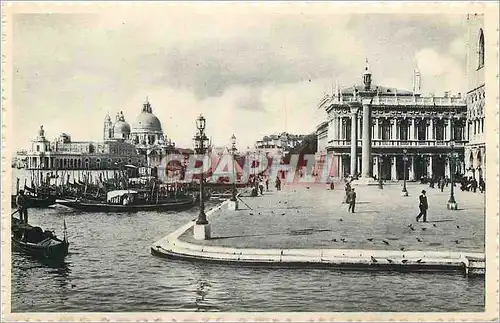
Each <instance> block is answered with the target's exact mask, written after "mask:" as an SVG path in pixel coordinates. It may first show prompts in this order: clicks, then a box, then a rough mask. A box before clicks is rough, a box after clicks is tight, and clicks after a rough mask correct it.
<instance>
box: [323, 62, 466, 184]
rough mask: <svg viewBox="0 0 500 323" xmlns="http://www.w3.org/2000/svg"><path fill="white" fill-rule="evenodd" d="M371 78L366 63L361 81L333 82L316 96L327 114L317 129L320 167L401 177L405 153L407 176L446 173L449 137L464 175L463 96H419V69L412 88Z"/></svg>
mask: <svg viewBox="0 0 500 323" xmlns="http://www.w3.org/2000/svg"><path fill="white" fill-rule="evenodd" d="M371 77H372V75H371V72H370V69H369V67H368V63H367V66H366V68H365V71H364V73H363V77H362V80H363V83H362V84H360V85H355V86H352V87H347V88H342V89H341V88H339V86H338V85H337V87H336V90H335V91H334V93H332V94H326V95H325V96H324V97H323V98H322V99H321V100H320V103H319V108H321V109H324V110H325V111H326V113H327V116H328V117H327V120H326V121H324V122H322V123H320V124H319V125H318V126H317V128H316V135H317V138H318V139H317V140H318V153H317V155H316V161H317V163H318V165H319V167H322V165H324V164H325V163H327V164H329V165H331V171H330V176H333V177H346V176H349V175H357V174H363V177H371V178H382V179H383V180H394V181H396V180H401V179H403V176H404V175H403V174H404V173H405V170H404V164H405V162H404V160H405V156H406V158H407V171H406V178H407V179H408V180H419V179H421V178H422V177H427V178H430V177H435V178H437V177H441V176H449V175H450V167H449V165H450V164H449V153H450V148H451V145H450V144H451V143H452V142H453V143H454V148H453V149H454V151H455V153H458V155H459V158H458V163H457V171H458V172H459V173H461V174H463V173H464V171H465V167H464V163H463V160H464V147H465V144H466V143H467V140H468V138H467V135H468V133H467V127H466V124H467V120H466V112H467V107H466V103H465V99H464V98H462V96H461V95H460V94H458V95H455V96H453V95H450V94H449V93H446V94H445V95H444V96H442V97H436V96H430V97H423V96H421V94H420V84H421V79H420V73H419V71H418V69H417V70H415V71H414V73H413V90H412V91H408V90H401V89H396V88H391V87H385V86H374V85H373V84H371V79H372V78H371ZM367 111H368V113H366V112H367ZM367 121H368V122H367ZM365 123H366V124H365ZM366 129H368V130H366ZM365 131H366V133H365ZM358 138H359V139H358ZM361 138H362V139H361ZM353 141H354V142H353ZM360 148H361V149H360ZM404 151H406V155H405V153H404ZM362 156H363V158H362ZM362 159H364V160H362ZM363 161H364V162H365V165H363Z"/></svg>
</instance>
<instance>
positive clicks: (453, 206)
mask: <svg viewBox="0 0 500 323" xmlns="http://www.w3.org/2000/svg"><path fill="white" fill-rule="evenodd" d="M446 208H447V209H448V210H458V204H457V202H448V204H446Z"/></svg>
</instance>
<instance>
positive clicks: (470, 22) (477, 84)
mask: <svg viewBox="0 0 500 323" xmlns="http://www.w3.org/2000/svg"><path fill="white" fill-rule="evenodd" d="M467 27H468V43H467V45H468V46H467V47H468V50H467V80H468V91H467V96H466V99H467V122H468V123H467V125H468V127H467V131H468V133H469V142H468V143H467V145H466V147H465V167H466V170H467V176H470V177H474V178H476V180H479V179H480V178H482V177H483V176H484V175H485V169H486V145H485V141H486V138H485V132H484V131H485V127H484V122H485V114H484V112H485V111H484V110H485V108H486V107H485V98H486V94H485V79H484V77H485V56H484V55H485V47H484V37H485V35H484V15H479V14H471V15H468V17H467Z"/></svg>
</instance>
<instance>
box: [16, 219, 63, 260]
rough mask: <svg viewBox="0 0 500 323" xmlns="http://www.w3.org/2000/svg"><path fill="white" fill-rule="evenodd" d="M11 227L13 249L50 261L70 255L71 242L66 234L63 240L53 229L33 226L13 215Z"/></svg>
mask: <svg viewBox="0 0 500 323" xmlns="http://www.w3.org/2000/svg"><path fill="white" fill-rule="evenodd" d="M65 226H66V225H65ZM11 228H12V234H11V241H12V249H13V250H16V251H20V252H23V253H25V254H28V255H30V256H32V257H33V258H36V259H39V260H43V261H50V262H59V261H63V260H64V258H65V257H66V256H67V255H68V250H69V242H68V240H67V239H66V234H64V238H63V239H62V240H61V239H59V238H58V237H57V236H55V235H54V234H53V233H52V232H51V231H43V230H42V228H40V227H33V226H31V225H29V224H26V223H23V222H22V221H21V220H19V219H16V218H14V217H12V224H11Z"/></svg>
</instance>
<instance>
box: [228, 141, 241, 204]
mask: <svg viewBox="0 0 500 323" xmlns="http://www.w3.org/2000/svg"><path fill="white" fill-rule="evenodd" d="M235 154H236V137H235V135H234V134H233V135H232V136H231V157H232V159H233V185H232V186H233V187H232V192H231V199H230V200H229V203H228V204H227V208H228V209H229V210H232V211H236V210H237V209H238V200H237V199H236V194H237V193H238V192H237V191H236V159H235Z"/></svg>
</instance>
